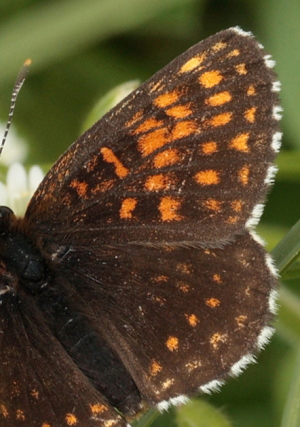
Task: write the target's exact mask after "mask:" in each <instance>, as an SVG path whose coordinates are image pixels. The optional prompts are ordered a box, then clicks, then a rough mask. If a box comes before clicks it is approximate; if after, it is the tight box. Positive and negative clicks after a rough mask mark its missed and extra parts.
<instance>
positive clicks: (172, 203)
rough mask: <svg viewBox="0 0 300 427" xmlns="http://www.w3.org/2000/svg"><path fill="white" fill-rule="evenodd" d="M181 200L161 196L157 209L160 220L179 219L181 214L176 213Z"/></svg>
mask: <svg viewBox="0 0 300 427" xmlns="http://www.w3.org/2000/svg"><path fill="white" fill-rule="evenodd" d="M180 206H181V202H180V201H179V200H176V199H173V198H172V197H169V196H167V197H162V198H161V200H160V204H159V207H158V209H159V211H160V215H161V219H162V221H180V220H181V219H182V216H181V215H179V214H178V213H177V210H178V209H179V208H180Z"/></svg>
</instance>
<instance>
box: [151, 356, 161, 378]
mask: <svg viewBox="0 0 300 427" xmlns="http://www.w3.org/2000/svg"><path fill="white" fill-rule="evenodd" d="M161 371H162V366H161V365H160V364H159V363H158V362H157V361H156V360H153V361H152V363H151V366H150V374H151V376H152V377H155V376H156V375H157V374H159V372H161Z"/></svg>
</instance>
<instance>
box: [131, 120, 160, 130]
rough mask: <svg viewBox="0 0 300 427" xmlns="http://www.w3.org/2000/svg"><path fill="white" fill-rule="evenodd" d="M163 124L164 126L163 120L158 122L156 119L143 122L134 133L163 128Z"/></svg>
mask: <svg viewBox="0 0 300 427" xmlns="http://www.w3.org/2000/svg"><path fill="white" fill-rule="evenodd" d="M163 124H164V122H163V120H156V119H154V118H151V119H148V120H145V121H144V122H142V123H141V124H140V125H139V126H138V127H137V128H136V129H135V130H134V131H133V132H132V133H133V134H137V133H141V132H146V131H148V130H150V129H153V128H157V127H159V126H162V125H163Z"/></svg>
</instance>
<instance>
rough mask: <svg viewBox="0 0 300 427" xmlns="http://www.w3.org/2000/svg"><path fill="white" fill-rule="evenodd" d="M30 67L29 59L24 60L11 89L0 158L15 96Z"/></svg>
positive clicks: (13, 108) (12, 111)
mask: <svg viewBox="0 0 300 427" xmlns="http://www.w3.org/2000/svg"><path fill="white" fill-rule="evenodd" d="M30 65H31V59H26V61H25V62H24V64H23V65H22V68H21V70H20V71H19V74H18V76H17V78H16V81H15V84H14V88H13V91H12V96H11V100H10V109H9V114H8V120H7V123H6V127H5V131H4V136H3V139H2V143H1V146H0V156H1V154H2V150H3V147H4V144H5V141H6V138H7V134H8V131H9V128H10V125H11V122H12V118H13V115H14V110H15V105H16V100H17V96H18V94H19V92H20V90H21V87H22V85H23V83H24V81H25V79H26V76H27V73H28V71H29V67H30Z"/></svg>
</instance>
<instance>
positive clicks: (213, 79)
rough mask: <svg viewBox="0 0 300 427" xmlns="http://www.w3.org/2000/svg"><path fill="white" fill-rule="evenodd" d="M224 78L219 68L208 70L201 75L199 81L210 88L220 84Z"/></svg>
mask: <svg viewBox="0 0 300 427" xmlns="http://www.w3.org/2000/svg"><path fill="white" fill-rule="evenodd" d="M222 79H223V76H222V74H221V73H220V71H218V70H214V71H206V72H205V73H203V74H202V75H201V76H200V77H199V82H200V83H201V84H202V86H204V87H205V88H207V89H209V88H211V87H214V86H216V85H218V84H219V83H220V82H221V80H222Z"/></svg>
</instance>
